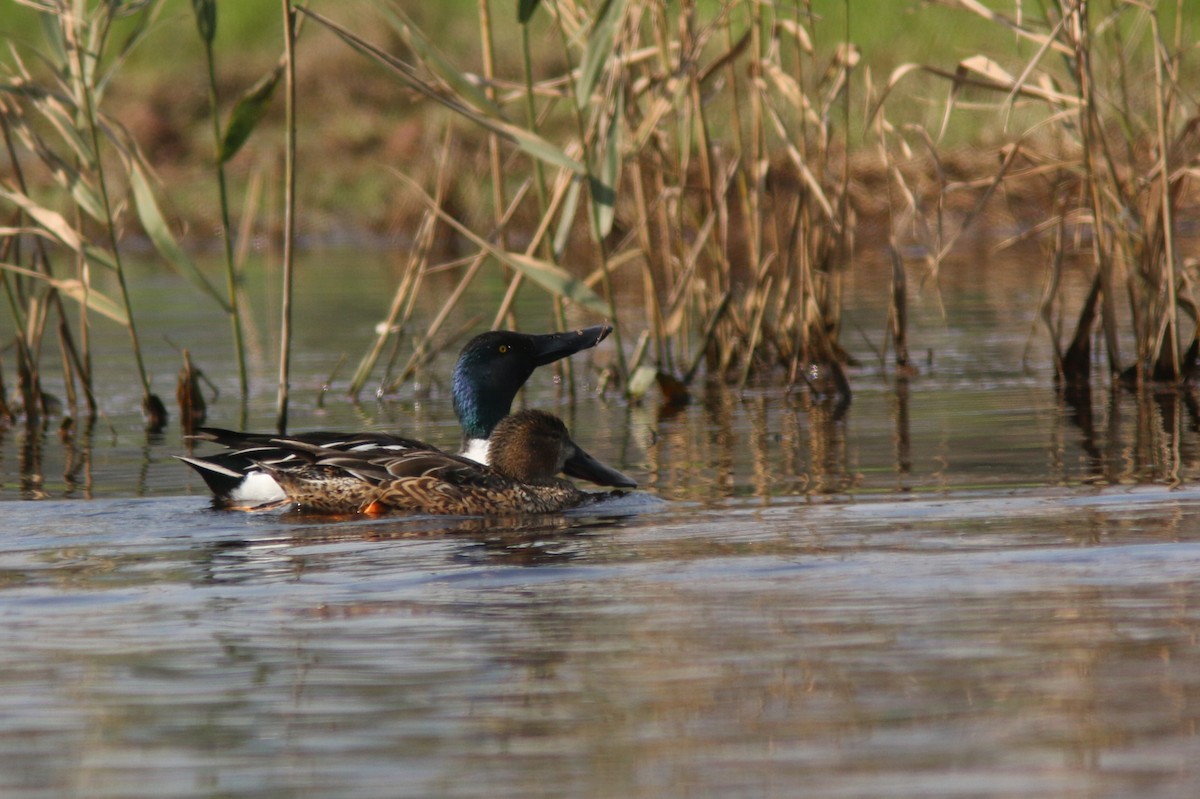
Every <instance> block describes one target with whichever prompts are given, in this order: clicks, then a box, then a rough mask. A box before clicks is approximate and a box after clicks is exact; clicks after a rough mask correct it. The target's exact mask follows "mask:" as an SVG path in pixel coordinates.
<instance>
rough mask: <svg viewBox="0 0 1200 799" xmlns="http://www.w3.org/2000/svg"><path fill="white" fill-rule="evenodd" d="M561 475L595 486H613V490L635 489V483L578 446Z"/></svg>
mask: <svg viewBox="0 0 1200 799" xmlns="http://www.w3.org/2000/svg"><path fill="white" fill-rule="evenodd" d="M563 473H564V474H566V475H567V476H568V477H574V478H575V479H577V480H587V481H588V482H591V483H595V484H596V485H601V486H613V487H615V488H637V481H635V480H631V479H630V478H628V477H626V476H625V475H623V474H621V473H620V472H618V471H617V470H616V469H613V468H612V467H611V466H605V465H604V464H603V463H601V462H600V461H598V460H596V459H595V458H593V457H592V456H591V455H589V454H587V453H586V452H584V451H583V450H582V449H580V448H579V447H578V445H577V446H576V447H575V454H574V455H572V456H571V457H570V458H569V459H568V460H567V462H566V465H564V466H563Z"/></svg>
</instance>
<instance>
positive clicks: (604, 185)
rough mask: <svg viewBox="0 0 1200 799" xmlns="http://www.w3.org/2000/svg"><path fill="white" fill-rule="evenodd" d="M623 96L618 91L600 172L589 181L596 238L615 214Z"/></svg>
mask: <svg viewBox="0 0 1200 799" xmlns="http://www.w3.org/2000/svg"><path fill="white" fill-rule="evenodd" d="M622 100H623V97H622V95H621V93H618V96H617V101H616V103H614V107H613V114H612V117H611V118H610V119H609V122H608V135H607V136H606V137H605V140H604V154H603V157H602V159H601V161H600V174H599V175H597V176H596V177H594V178H593V179H592V181H591V190H592V202H593V203H595V204H596V214H595V221H596V227H597V231H596V233H597V238H603V237H605V236H607V235H608V234H609V231H611V230H612V226H613V219H614V218H615V216H616V210H617V208H616V206H617V184H618V181H619V180H620V179H621V106H622Z"/></svg>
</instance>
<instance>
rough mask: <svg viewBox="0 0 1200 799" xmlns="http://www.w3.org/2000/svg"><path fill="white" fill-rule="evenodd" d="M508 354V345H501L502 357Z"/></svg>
mask: <svg viewBox="0 0 1200 799" xmlns="http://www.w3.org/2000/svg"><path fill="white" fill-rule="evenodd" d="M506 352H508V345H507V344H501V345H500V354H501V355H503V354H504V353H506Z"/></svg>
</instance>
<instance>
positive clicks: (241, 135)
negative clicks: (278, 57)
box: [217, 62, 283, 164]
mask: <svg viewBox="0 0 1200 799" xmlns="http://www.w3.org/2000/svg"><path fill="white" fill-rule="evenodd" d="M281 77H283V63H282V62H280V63H279V64H277V65H276V66H275V69H273V70H271V71H270V72H268V73H267V74H266V75H263V76H262V78H260V79H259V81H258V82H257V83H255V84H254V85H253V86H251V87H250V88H249V89H247V90H246V91H245V92H244V93H243V94H242V96H241V97H239V98H238V101H237V103H236V104H235V105H234V106H233V113H231V114H230V115H229V125H228V126H227V127H226V128H225V135H224V137H222V139H221V152H220V154H219V155H218V156H217V160H218V161H219V162H220V163H222V164H223V163H225V162H226V161H228V160H229V159H230V158H233V157H234V156H235V155H237V152H238V150H240V149H242V145H243V144H245V143H246V140H247V139H249V138H250V134H251V133H253V132H254V129H255V128H256V127H258V123H259V122H260V121H261V120H262V118H263V116H265V115H266V113H267V108H269V107H270V105H271V97H272V95H274V93H275V87H276V86H277V85H279V79H280V78H281Z"/></svg>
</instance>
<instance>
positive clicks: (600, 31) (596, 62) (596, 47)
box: [575, 0, 625, 108]
mask: <svg viewBox="0 0 1200 799" xmlns="http://www.w3.org/2000/svg"><path fill="white" fill-rule="evenodd" d="M624 10H625V0H605V2H604V5H602V6H601V7H600V10H599V11H598V12H597V13H596V19H595V21H594V22H593V23H592V32H591V34H590V35H589V36H588V42H587V49H586V50H585V51H584V54H583V63H582V64H580V67H579V80H578V82H576V84H575V104H576V105H577V106H578V107H579V108H587V107H588V106H589V105H590V104H591V100H592V92H593V91H594V90H595V88H596V83H597V82H599V80H600V75H601V73H603V72H604V65H605V64H607V63H608V59H609V58H610V57H611V56H612V53H613V40H614V39H615V37H616V33H617V23H619V22H620V21H621V15H622V13H623V12H624Z"/></svg>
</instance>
